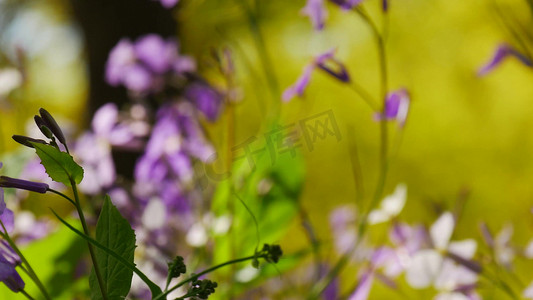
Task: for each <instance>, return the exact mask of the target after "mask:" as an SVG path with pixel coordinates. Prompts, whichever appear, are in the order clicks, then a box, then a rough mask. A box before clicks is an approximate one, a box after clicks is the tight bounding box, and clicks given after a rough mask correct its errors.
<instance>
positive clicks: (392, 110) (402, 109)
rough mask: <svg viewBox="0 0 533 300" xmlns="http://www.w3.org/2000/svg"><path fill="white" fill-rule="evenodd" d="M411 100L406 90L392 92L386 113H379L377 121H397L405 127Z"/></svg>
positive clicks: (376, 116) (387, 100) (386, 104)
mask: <svg viewBox="0 0 533 300" xmlns="http://www.w3.org/2000/svg"><path fill="white" fill-rule="evenodd" d="M410 103H411V99H410V97H409V92H407V90H406V89H400V90H396V91H393V92H390V93H389V94H388V95H387V99H386V101H385V111H384V113H377V114H376V115H375V119H376V120H381V119H385V120H396V121H397V122H398V125H399V126H400V127H403V126H404V125H405V122H406V121H407V114H408V112H409V105H410Z"/></svg>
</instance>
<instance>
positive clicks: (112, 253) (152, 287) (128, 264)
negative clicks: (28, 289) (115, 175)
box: [52, 209, 163, 298]
mask: <svg viewBox="0 0 533 300" xmlns="http://www.w3.org/2000/svg"><path fill="white" fill-rule="evenodd" d="M52 213H53V214H54V215H55V216H56V218H57V219H58V220H59V221H60V222H61V223H63V225H65V226H66V227H67V228H68V229H70V230H71V231H72V232H74V233H75V234H77V235H78V236H79V237H81V238H83V239H84V240H86V241H87V242H89V243H91V244H92V245H93V246H95V247H97V248H98V249H100V250H102V251H104V252H105V253H107V254H109V255H110V256H111V257H113V258H115V259H117V260H118V261H120V262H121V263H122V264H123V265H124V266H126V267H127V268H128V269H130V270H131V271H132V272H134V273H135V274H137V276H139V278H140V279H141V280H142V281H144V283H146V285H147V286H148V288H149V289H150V292H151V293H152V298H154V297H156V296H158V295H161V294H162V293H163V292H162V291H161V289H160V288H159V286H157V284H155V283H154V282H153V281H151V280H150V279H149V278H148V277H146V275H145V274H144V273H143V272H141V270H139V269H137V267H135V264H134V263H132V262H130V261H128V260H126V259H125V258H124V257H122V256H121V255H120V254H118V253H116V252H115V251H113V250H111V249H109V248H107V247H106V246H104V245H102V244H101V243H99V242H97V241H96V240H95V239H93V238H92V237H90V236H88V235H86V234H85V233H83V232H81V231H79V230H78V229H76V228H74V226H72V225H70V224H69V223H68V222H67V221H65V220H64V219H63V218H61V217H60V216H59V215H58V214H57V213H56V212H55V211H54V210H53V209H52Z"/></svg>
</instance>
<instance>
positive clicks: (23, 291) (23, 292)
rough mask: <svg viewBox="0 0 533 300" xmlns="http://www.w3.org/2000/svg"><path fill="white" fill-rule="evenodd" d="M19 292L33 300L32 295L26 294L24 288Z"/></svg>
mask: <svg viewBox="0 0 533 300" xmlns="http://www.w3.org/2000/svg"><path fill="white" fill-rule="evenodd" d="M20 293H21V294H22V295H24V296H26V298H28V299H30V300H34V299H33V297H32V296H30V294H28V293H27V292H26V291H25V290H21V291H20Z"/></svg>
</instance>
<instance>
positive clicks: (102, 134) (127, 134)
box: [91, 103, 136, 146]
mask: <svg viewBox="0 0 533 300" xmlns="http://www.w3.org/2000/svg"><path fill="white" fill-rule="evenodd" d="M91 125H92V129H93V132H94V133H95V134H96V135H97V136H98V137H99V138H101V139H103V140H105V141H107V142H108V143H109V144H111V145H113V146H124V145H127V144H128V143H130V142H131V141H132V140H133V139H134V138H135V135H136V134H135V132H134V130H133V129H132V128H131V127H130V126H128V125H127V124H124V123H120V121H119V111H118V107H117V106H116V105H115V104H114V103H107V104H105V105H103V106H102V107H100V108H99V109H98V110H97V111H96V113H95V114H94V117H93V120H92V122H91Z"/></svg>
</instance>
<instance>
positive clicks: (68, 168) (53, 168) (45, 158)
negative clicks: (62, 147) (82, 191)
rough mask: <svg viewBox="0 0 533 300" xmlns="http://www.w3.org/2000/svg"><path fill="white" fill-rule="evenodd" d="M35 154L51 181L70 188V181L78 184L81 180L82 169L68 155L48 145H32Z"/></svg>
mask: <svg viewBox="0 0 533 300" xmlns="http://www.w3.org/2000/svg"><path fill="white" fill-rule="evenodd" d="M32 145H33V147H34V148H35V152H37V155H38V156H39V158H40V159H41V164H42V165H43V166H44V168H45V169H46V173H47V174H48V175H49V176H50V178H52V180H54V181H57V182H61V183H63V184H64V185H67V186H70V181H71V179H72V180H73V181H74V182H75V183H76V184H79V183H80V182H81V181H82V179H83V169H82V167H80V166H79V165H78V164H77V163H76V162H74V159H73V158H72V156H70V154H68V153H65V152H61V151H59V149H57V148H55V147H52V146H50V145H43V144H39V143H32Z"/></svg>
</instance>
